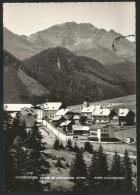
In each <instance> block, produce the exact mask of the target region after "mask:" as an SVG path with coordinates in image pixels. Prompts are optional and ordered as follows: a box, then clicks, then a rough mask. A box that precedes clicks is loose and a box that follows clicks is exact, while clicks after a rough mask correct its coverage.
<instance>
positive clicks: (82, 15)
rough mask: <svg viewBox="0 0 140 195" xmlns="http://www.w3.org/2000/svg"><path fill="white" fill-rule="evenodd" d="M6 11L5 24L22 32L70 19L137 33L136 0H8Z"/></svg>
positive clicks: (13, 30) (125, 33)
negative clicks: (34, 0) (20, 0)
mask: <svg viewBox="0 0 140 195" xmlns="http://www.w3.org/2000/svg"><path fill="white" fill-rule="evenodd" d="M3 12H4V13H3V22H4V26H5V27H7V28H8V29H9V30H11V31H12V32H14V33H16V34H20V35H21V34H24V35H30V34H32V33H35V32H37V31H40V30H44V29H46V28H49V27H50V26H52V25H55V24H61V23H64V22H70V21H75V22H77V23H91V24H93V25H94V26H96V27H97V28H104V29H106V30H107V31H108V30H110V29H114V30H115V31H116V32H119V33H121V34H123V35H127V34H135V3H134V2H121V3H120V2H117V3H116V2H112V3H111V2H108V3H106V2H104V3H103V2H101V3H99V2H94V3H89V2H85V3H77V2H75V3H5V4H4V10H3Z"/></svg>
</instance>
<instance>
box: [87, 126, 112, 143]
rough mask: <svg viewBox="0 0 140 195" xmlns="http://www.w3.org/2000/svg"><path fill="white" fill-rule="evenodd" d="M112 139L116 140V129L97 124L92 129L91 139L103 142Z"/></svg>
mask: <svg viewBox="0 0 140 195" xmlns="http://www.w3.org/2000/svg"><path fill="white" fill-rule="evenodd" d="M110 138H114V127H112V126H110V125H104V124H95V125H93V126H92V127H91V129H90V135H89V139H93V140H98V141H99V142H101V141H102V140H106V141H107V140H109V139H110Z"/></svg>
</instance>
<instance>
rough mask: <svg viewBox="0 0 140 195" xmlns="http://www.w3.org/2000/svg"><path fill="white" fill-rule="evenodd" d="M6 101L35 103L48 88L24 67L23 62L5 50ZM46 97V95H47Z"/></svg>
mask: <svg viewBox="0 0 140 195" xmlns="http://www.w3.org/2000/svg"><path fill="white" fill-rule="evenodd" d="M3 62H4V103H29V102H30V103H33V102H34V101H35V100H36V99H37V98H38V100H39V99H41V98H42V97H43V96H44V95H45V93H46V89H45V88H44V87H43V86H42V85H41V84H40V83H39V82H37V81H35V80H34V79H33V78H31V77H29V76H28V75H27V74H26V73H25V72H24V71H23V69H22V62H21V61H19V60H18V59H16V58H15V57H14V56H13V55H11V54H10V53H9V52H7V51H4V55H3ZM45 97H46V95H45Z"/></svg>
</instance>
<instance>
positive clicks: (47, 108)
mask: <svg viewBox="0 0 140 195" xmlns="http://www.w3.org/2000/svg"><path fill="white" fill-rule="evenodd" d="M40 106H41V108H42V109H43V110H44V114H43V117H44V118H48V119H52V118H53V117H54V115H55V114H56V112H57V111H58V110H59V109H60V108H61V106H62V102H46V103H44V104H42V105H40Z"/></svg>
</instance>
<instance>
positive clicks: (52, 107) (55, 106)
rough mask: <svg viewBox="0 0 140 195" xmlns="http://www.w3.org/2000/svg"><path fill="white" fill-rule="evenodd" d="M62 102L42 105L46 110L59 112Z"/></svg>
mask: <svg viewBox="0 0 140 195" xmlns="http://www.w3.org/2000/svg"><path fill="white" fill-rule="evenodd" d="M61 105H62V102H46V103H44V104H43V105H42V108H43V109H44V110H59V108H60V107H61Z"/></svg>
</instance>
